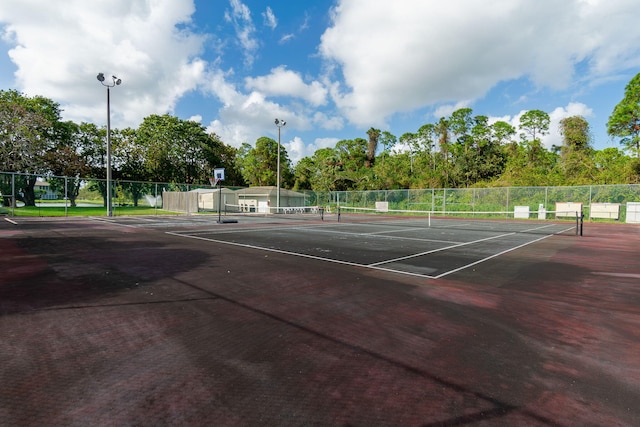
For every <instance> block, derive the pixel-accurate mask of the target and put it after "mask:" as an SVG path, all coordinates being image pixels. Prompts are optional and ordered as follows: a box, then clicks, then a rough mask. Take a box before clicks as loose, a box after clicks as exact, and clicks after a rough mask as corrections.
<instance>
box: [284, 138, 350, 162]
mask: <svg viewBox="0 0 640 427" xmlns="http://www.w3.org/2000/svg"><path fill="white" fill-rule="evenodd" d="M338 141H339V140H338V138H317V139H316V140H315V141H314V142H313V143H311V144H306V143H305V142H304V141H303V140H302V138H300V137H298V136H296V137H295V138H293V139H292V140H290V141H288V142H285V143H283V145H284V147H285V148H286V149H287V154H288V155H289V159H291V162H292V163H293V164H294V165H295V164H296V163H298V162H299V161H300V160H302V159H303V158H304V157H312V156H313V154H314V153H315V152H316V151H317V150H319V149H321V148H329V147H335V145H336V143H337V142H338Z"/></svg>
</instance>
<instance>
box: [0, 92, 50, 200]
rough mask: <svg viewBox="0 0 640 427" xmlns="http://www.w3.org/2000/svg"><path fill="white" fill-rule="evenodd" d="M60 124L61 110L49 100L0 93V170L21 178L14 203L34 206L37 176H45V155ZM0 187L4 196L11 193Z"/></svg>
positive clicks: (7, 189)
mask: <svg viewBox="0 0 640 427" xmlns="http://www.w3.org/2000/svg"><path fill="white" fill-rule="evenodd" d="M59 122H60V108H59V106H58V104H57V103H55V102H53V101H52V100H50V99H47V98H44V97H42V96H35V97H32V98H29V97H27V96H25V95H22V94H21V93H19V92H17V91H15V90H8V91H4V90H0V170H5V171H10V172H19V173H22V174H24V175H17V177H16V187H17V188H16V190H17V192H18V194H15V199H17V200H20V201H22V202H23V203H24V204H25V205H26V206H35V201H36V195H35V191H34V186H35V184H36V181H37V175H44V174H45V173H47V172H48V169H47V162H46V155H47V153H48V151H49V150H50V149H51V147H52V144H53V141H54V140H55V139H56V137H57V135H58V133H57V131H58V130H60V129H59V127H58V126H59ZM3 187H4V188H2V189H0V191H2V193H3V194H11V193H12V189H11V188H6V183H5V185H4V186H3ZM13 202H14V203H15V200H13Z"/></svg>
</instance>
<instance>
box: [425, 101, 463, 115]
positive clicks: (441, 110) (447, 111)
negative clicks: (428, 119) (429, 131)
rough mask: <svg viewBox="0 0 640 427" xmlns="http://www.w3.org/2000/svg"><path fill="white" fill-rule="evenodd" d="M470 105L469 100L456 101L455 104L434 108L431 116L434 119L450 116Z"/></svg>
mask: <svg viewBox="0 0 640 427" xmlns="http://www.w3.org/2000/svg"><path fill="white" fill-rule="evenodd" d="M470 105H471V101H469V100H462V101H458V102H456V103H455V104H448V105H441V106H440V107H438V108H436V111H434V112H433V115H434V116H435V117H436V118H440V117H447V116H450V115H451V113H453V112H454V111H456V110H459V109H461V108H467V107H469V106H470Z"/></svg>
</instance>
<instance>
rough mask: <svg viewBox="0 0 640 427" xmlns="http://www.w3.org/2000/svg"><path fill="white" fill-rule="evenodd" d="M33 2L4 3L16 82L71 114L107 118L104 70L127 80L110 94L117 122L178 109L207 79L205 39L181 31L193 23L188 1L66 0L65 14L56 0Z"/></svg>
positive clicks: (1, 16) (133, 122)
mask: <svg viewBox="0 0 640 427" xmlns="http://www.w3.org/2000/svg"><path fill="white" fill-rule="evenodd" d="M32 3H33V2H24V1H20V0H5V1H3V2H2V3H1V4H0V22H3V23H5V26H4V27H3V39H4V40H5V41H7V42H8V43H9V44H10V46H12V47H11V49H10V50H9V57H10V58H11V60H12V61H13V63H14V64H15V66H16V67H17V71H16V72H15V79H16V82H15V84H16V86H17V87H19V88H20V89H21V90H22V91H23V92H25V93H26V94H27V95H31V96H33V95H43V96H46V97H49V98H52V99H55V100H56V101H57V102H59V103H60V104H61V108H62V109H63V115H64V118H65V119H68V120H74V121H78V122H79V121H93V122H98V123H102V122H104V104H105V95H104V93H103V92H102V91H103V90H104V88H103V87H101V86H100V84H99V83H98V81H97V80H96V75H97V74H98V72H104V73H105V74H106V75H107V76H111V75H117V76H118V77H119V78H121V79H122V85H121V86H118V87H117V88H115V89H114V90H113V91H112V97H113V105H112V116H113V117H112V118H113V122H114V125H115V126H118V127H122V126H137V125H138V124H139V123H140V121H141V120H142V118H143V117H144V116H146V115H148V114H152V113H154V112H155V113H160V114H162V113H165V112H167V111H172V110H173V109H174V107H175V105H176V102H177V100H178V99H179V98H180V97H181V96H182V95H183V94H184V93H185V92H188V91H190V90H193V89H195V88H196V87H197V86H198V83H199V82H200V80H201V79H202V76H203V74H204V70H205V64H204V62H203V61H202V60H200V59H198V58H197V55H198V53H199V52H200V51H201V48H202V44H203V42H204V40H205V37H203V36H199V35H195V34H193V33H191V32H189V31H188V30H186V29H183V30H181V29H179V28H178V27H179V26H180V25H183V24H188V23H189V22H190V19H191V18H190V17H191V14H192V13H193V12H194V7H193V3H192V2H190V1H174V0H157V1H155V2H154V3H153V5H151V4H150V3H149V2H147V1H143V0H111V1H94V2H86V1H84V0H68V1H66V2H65V5H64V8H63V9H64V13H61V10H60V5H59V4H57V3H55V2H39V3H38V5H37V7H34V5H33V4H32ZM152 6H153V7H152ZM52 17H55V19H52ZM105 28H109V29H110V30H109V31H104V29H105Z"/></svg>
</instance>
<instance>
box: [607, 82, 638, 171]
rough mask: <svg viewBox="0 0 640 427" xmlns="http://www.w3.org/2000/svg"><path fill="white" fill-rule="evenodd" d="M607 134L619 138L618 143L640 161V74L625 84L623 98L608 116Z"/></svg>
mask: <svg viewBox="0 0 640 427" xmlns="http://www.w3.org/2000/svg"><path fill="white" fill-rule="evenodd" d="M607 133H608V134H609V136H615V137H618V138H620V143H621V144H622V145H623V146H624V147H625V148H626V149H627V150H629V151H632V152H635V155H636V157H637V158H639V159H640V73H638V74H636V76H635V77H633V78H632V79H631V81H629V83H627V86H626V87H625V90H624V98H622V101H620V102H619V103H618V105H616V106H615V107H614V109H613V112H612V113H611V116H609V121H608V122H607Z"/></svg>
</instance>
